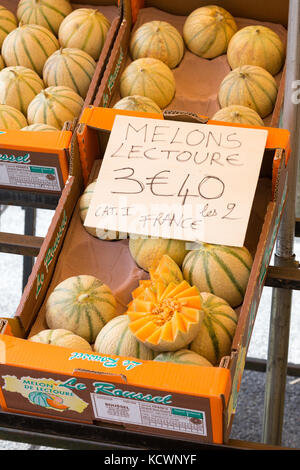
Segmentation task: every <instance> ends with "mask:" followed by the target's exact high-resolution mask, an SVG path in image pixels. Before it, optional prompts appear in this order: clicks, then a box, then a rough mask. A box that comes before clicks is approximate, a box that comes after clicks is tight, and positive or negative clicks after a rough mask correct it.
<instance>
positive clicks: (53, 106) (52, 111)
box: [27, 86, 84, 129]
mask: <svg viewBox="0 0 300 470" xmlns="http://www.w3.org/2000/svg"><path fill="white" fill-rule="evenodd" d="M83 104H84V101H83V98H81V96H79V95H78V94H77V93H75V91H73V90H71V88H69V87H66V86H50V87H47V88H45V89H44V90H42V91H41V92H40V93H38V94H37V95H36V96H35V98H34V99H33V100H32V101H31V102H30V104H29V106H28V110H27V119H28V123H29V124H37V123H40V124H48V125H50V126H53V127H56V128H57V129H62V128H63V126H64V124H65V122H66V121H73V120H74V119H75V118H77V117H78V116H79V115H80V113H81V111H82V107H83Z"/></svg>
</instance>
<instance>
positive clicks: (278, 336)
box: [262, 0, 300, 445]
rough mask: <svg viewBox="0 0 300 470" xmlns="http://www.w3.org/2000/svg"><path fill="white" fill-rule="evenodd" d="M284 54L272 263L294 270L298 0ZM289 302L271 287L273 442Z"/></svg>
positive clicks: (279, 420)
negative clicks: (282, 141) (285, 158)
mask: <svg viewBox="0 0 300 470" xmlns="http://www.w3.org/2000/svg"><path fill="white" fill-rule="evenodd" d="M287 57H288V60H287V64H286V78H285V98H284V105H283V114H282V124H281V125H282V127H283V128H285V129H288V130H289V131H290V133H291V149H292V152H291V156H290V158H291V160H290V164H291V165H290V169H289V170H290V171H289V175H288V197H287V202H286V205H285V209H284V213H283V217H282V221H281V224H280V227H279V233H278V236H277V241H276V250H275V266H276V267H278V268H280V269H291V270H295V268H296V265H295V256H294V236H295V217H296V216H295V212H296V211H295V207H296V189H297V175H298V162H299V125H300V109H299V106H297V103H296V102H295V99H294V93H295V84H296V80H297V79H299V78H300V4H299V0H290V1H289V20H288V42H287ZM295 274H296V272H295ZM297 276H298V274H297ZM298 279H299V277H298ZM291 287H292V286H291ZM291 304H292V289H291V288H286V289H282V288H280V287H279V288H278V287H275V288H273V290H272V303H271V317H270V330H269V343H268V345H269V347H268V357H267V369H266V388H265V402H264V415H263V431H262V442H264V443H267V444H273V445H280V443H281V439H282V427H283V416H284V401H285V385H286V374H287V358H288V346H289V335H290V314H291Z"/></svg>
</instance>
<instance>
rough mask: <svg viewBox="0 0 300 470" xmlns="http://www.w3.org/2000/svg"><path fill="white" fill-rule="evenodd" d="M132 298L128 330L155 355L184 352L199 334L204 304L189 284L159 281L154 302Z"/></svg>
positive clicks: (154, 293) (133, 295)
mask: <svg viewBox="0 0 300 470" xmlns="http://www.w3.org/2000/svg"><path fill="white" fill-rule="evenodd" d="M154 282H155V281H154ZM132 297H133V300H132V301H131V302H130V304H129V306H128V310H127V315H128V316H129V319H130V323H129V328H130V330H131V332H132V333H133V334H134V335H135V336H136V338H137V340H138V341H140V342H141V343H143V344H144V345H145V346H146V347H148V348H150V349H153V350H154V351H176V350H178V349H181V348H185V347H186V346H187V345H188V344H189V343H191V341H193V339H194V338H195V337H196V335H197V333H198V331H199V330H200V327H201V323H202V320H203V311H202V300H201V297H200V294H199V292H198V289H197V288H196V287H194V286H190V285H189V284H188V283H187V282H186V281H182V282H181V283H180V284H175V283H170V284H168V285H167V286H166V285H165V283H164V282H162V281H160V280H158V281H156V287H155V288H154V289H153V296H152V299H149V300H145V299H144V298H143V294H142V298H140V296H139V295H138V296H135V293H134V291H133V293H132Z"/></svg>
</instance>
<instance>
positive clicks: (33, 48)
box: [1, 24, 59, 76]
mask: <svg viewBox="0 0 300 470" xmlns="http://www.w3.org/2000/svg"><path fill="white" fill-rule="evenodd" d="M58 48H59V43H58V40H57V38H56V37H55V36H54V34H52V33H51V31H49V30H48V29H47V28H44V27H43V26H39V25H37V24H25V25H21V26H20V25H19V26H18V28H16V29H13V30H12V31H11V32H10V33H9V34H8V35H7V36H6V38H5V39H4V41H3V44H2V50H1V52H2V56H3V59H4V62H5V64H6V65H7V67H9V66H11V65H23V66H24V67H28V68H30V69H33V70H34V71H35V72H36V73H37V74H39V75H40V76H41V75H42V72H43V67H44V64H45V62H46V60H47V59H48V57H49V56H50V55H51V54H53V52H55V51H56V50H57V49H58Z"/></svg>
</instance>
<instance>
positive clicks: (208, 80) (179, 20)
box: [82, 0, 288, 184]
mask: <svg viewBox="0 0 300 470" xmlns="http://www.w3.org/2000/svg"><path fill="white" fill-rule="evenodd" d="M209 4H210V2H209V1H206V0H201V1H200V2H199V1H194V0H188V1H186V2H177V1H176V2H173V1H170V0H160V1H155V0H154V1H153V0H152V1H151V0H131V1H130V2H129V1H128V2H124V9H123V11H124V13H123V17H124V19H123V21H122V24H121V25H120V28H119V31H118V34H117V36H116V38H115V42H114V45H113V48H112V50H111V54H110V57H109V60H108V63H107V66H106V69H105V72H104V74H103V78H102V80H101V83H100V84H99V86H98V89H97V92H96V94H95V98H94V101H93V102H92V103H90V104H91V105H93V106H95V107H109V108H112V107H113V106H114V105H115V104H116V102H117V101H118V100H119V99H120V98H121V96H120V93H119V83H120V77H121V75H122V72H123V71H124V69H125V67H126V66H127V65H129V63H130V61H131V58H130V54H129V43H130V37H131V32H132V31H134V30H135V29H136V28H137V27H138V26H140V25H141V24H143V23H145V22H147V21H151V20H157V19H160V20H163V21H168V22H169V23H170V24H173V26H175V27H176V28H177V29H178V30H179V31H182V27H183V23H184V21H185V18H186V17H187V15H189V14H190V13H191V12H192V11H193V10H194V9H196V8H198V7H200V6H204V5H209ZM214 4H216V5H220V6H222V7H223V8H225V9H227V10H228V11H229V12H230V13H231V14H232V15H233V16H234V17H235V18H236V20H237V21H238V27H239V28H241V27H244V26H247V25H248V24H260V23H263V24H265V25H266V26H268V27H270V28H273V29H274V31H276V32H277V33H278V34H279V35H280V36H281V39H282V41H283V42H284V43H285V42H286V39H287V29H286V28H287V18H288V3H285V4H284V5H283V4H282V2H280V0H276V1H275V2H274V1H272V0H268V1H267V2H264V3H263V4H262V3H261V2H260V1H259V0H255V1H253V2H251V5H250V4H249V2H240V1H238V0H226V1H224V2H223V1H217V2H215V3H214ZM230 70H231V69H230V67H229V64H228V62H227V59H226V55H225V54H224V55H223V56H221V57H218V58H216V59H214V60H208V59H200V58H198V57H197V56H196V55H194V54H191V53H190V52H189V51H187V49H186V51H185V55H184V57H183V60H182V61H181V63H180V64H179V66H178V67H176V68H175V69H173V73H174V78H175V82H176V94H175V97H174V99H173V100H172V102H171V103H170V104H169V105H168V106H167V108H166V109H165V110H163V112H166V111H182V112H185V113H190V112H191V113H193V114H197V115H199V116H206V118H210V119H211V118H212V116H213V115H214V113H215V112H216V111H217V110H218V109H219V108H220V107H219V103H218V99H217V94H218V89H219V85H220V83H221V80H222V79H223V78H224V77H225V76H226V75H227V73H229V71H230ZM275 80H276V82H277V85H278V94H277V99H276V103H275V106H274V109H273V112H272V113H271V114H270V115H269V116H267V117H266V118H265V119H264V125H265V126H266V127H278V126H279V120H280V111H281V107H282V104H283V95H284V82H285V66H284V67H283V68H282V70H281V71H280V72H279V73H278V74H277V75H276V77H275ZM82 159H83V160H82V169H83V178H84V182H85V184H86V182H87V179H88V174H89V171H90V170H91V167H92V165H93V162H92V161H89V157H88V156H87V155H84V154H82Z"/></svg>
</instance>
